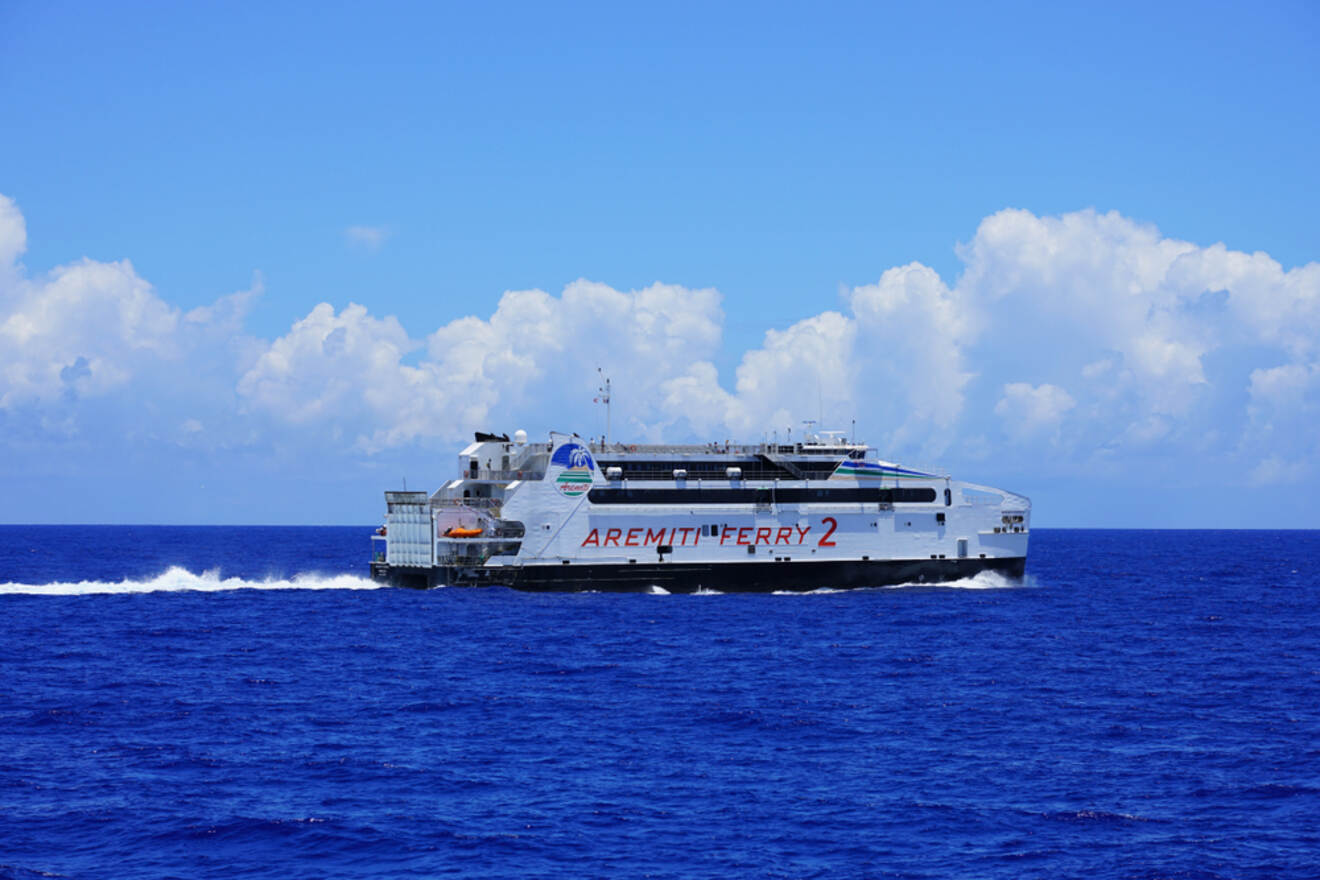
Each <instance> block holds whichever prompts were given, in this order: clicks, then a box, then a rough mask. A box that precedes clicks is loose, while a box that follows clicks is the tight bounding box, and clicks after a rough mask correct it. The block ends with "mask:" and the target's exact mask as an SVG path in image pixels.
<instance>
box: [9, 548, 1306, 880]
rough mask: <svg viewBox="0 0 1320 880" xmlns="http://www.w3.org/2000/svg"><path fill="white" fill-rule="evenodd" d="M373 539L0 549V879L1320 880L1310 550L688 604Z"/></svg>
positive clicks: (1036, 561) (1056, 564)
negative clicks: (489, 574) (446, 574)
mask: <svg viewBox="0 0 1320 880" xmlns="http://www.w3.org/2000/svg"><path fill="white" fill-rule="evenodd" d="M369 532H370V529H368V528H343V529H335V528H288V529H283V528H172V527H138V528H117V527H0V584H6V585H5V586H3V587H0V592H3V594H0V877H18V878H29V877H38V876H50V875H53V876H57V877H78V878H101V877H105V878H122V877H135V878H166V877H179V878H195V877H235V876H241V877H262V878H282V880H283V878H302V877H306V878H321V877H333V878H341V877H342V878H348V877H354V878H356V877H400V878H402V877H434V876H439V875H454V876H464V877H483V878H485V877H500V878H505V877H507V878H522V877H562V878H570V877H571V878H577V877H616V876H630V877H642V876H650V877H715V876H720V877H728V876H737V877H743V876H748V877H910V878H944V877H983V878H1019V877H1134V878H1135V877H1140V878H1156V877H1161V878H1163V877H1170V878H1173V877H1177V878H1219V877H1299V878H1300V877H1315V876H1317V875H1318V874H1320V868H1317V865H1320V575H1317V566H1316V563H1317V560H1320V533H1317V532H1174V531H1169V532H1153V531H1049V530H1038V531H1036V532H1035V533H1034V534H1033V536H1032V548H1031V557H1030V562H1029V565H1028V571H1029V573H1030V575H1029V579H1028V582H1027V584H1026V585H1023V586H1009V585H1004V584H1003V583H1002V582H999V581H994V580H990V581H975V582H972V583H970V584H964V585H960V586H959V585H955V586H940V587H900V588H890V589H881V590H866V591H857V592H846V593H824V594H808V595H792V596H788V595H728V596H724V595H699V596H666V595H603V594H559V595H533V594H521V593H515V592H512V591H509V590H504V589H486V590H481V589H444V590H436V591H432V592H425V593H423V592H411V591H405V590H395V589H368V588H367V587H369V586H370V585H369V584H368V583H367V582H366V581H365V580H363V579H362V575H364V574H365V566H366V559H367V557H368V552H369V551H368V540H367V535H368V534H369ZM172 567H177V568H173V569H172ZM291 578H292V581H291V580H290V579H291ZM224 587H228V588H230V589H220V588H224ZM257 587H265V588H264V589H258V588H257ZM280 587H283V588H282V589H280ZM336 587H337V588H336ZM180 588H188V589H180ZM106 590H109V591H113V592H97V591H106Z"/></svg>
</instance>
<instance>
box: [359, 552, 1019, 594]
mask: <svg viewBox="0 0 1320 880" xmlns="http://www.w3.org/2000/svg"><path fill="white" fill-rule="evenodd" d="M1026 564H1027V560H1026V558H1025V557H1000V558H995V559H979V558H976V559H966V558H965V559H892V560H879V559H869V560H856V559H848V560H810V561H807V560H803V561H791V562H721V563H680V562H663V563H631V564H625V565H618V564H609V565H606V564H578V563H574V564H572V565H563V564H551V565H522V566H489V567H488V566H480V567H458V566H437V567H434V568H423V567H406V566H389V565H385V564H383V563H374V564H373V565H372V568H371V576H372V578H373V579H375V580H377V581H379V582H381V583H386V584H390V585H392V586H399V587H414V588H420V589H425V588H429V587H442V586H505V587H512V588H514V589H516V590H527V591H532V592H582V591H598V592H616V593H643V592H648V591H652V590H654V589H656V588H659V589H662V590H665V591H666V592H669V593H696V592H699V591H702V590H711V591H716V592H721V593H770V592H778V591H792V592H808V591H811V590H819V589H835V590H841V589H857V588H862V587H885V586H893V585H895V584H932V583H947V582H950V581H956V580H962V579H964V578H970V577H973V576H975V575H977V574H980V573H982V572H995V573H997V574H1000V575H1003V576H1004V577H1007V578H1011V579H1021V578H1022V576H1023V574H1024V573H1025V571H1026Z"/></svg>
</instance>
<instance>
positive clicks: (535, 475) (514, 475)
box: [461, 468, 545, 483]
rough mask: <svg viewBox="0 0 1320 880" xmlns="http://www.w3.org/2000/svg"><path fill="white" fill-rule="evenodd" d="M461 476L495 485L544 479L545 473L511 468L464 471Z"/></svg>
mask: <svg viewBox="0 0 1320 880" xmlns="http://www.w3.org/2000/svg"><path fill="white" fill-rule="evenodd" d="M461 476H462V478H463V479H465V480H490V481H491V482H495V483H512V482H514V481H515V480H541V479H544V478H545V471H543V470H532V469H528V470H515V469H513V468H509V469H508V470H503V469H500V468H477V469H476V470H475V471H473V470H465V471H463V473H462V475H461Z"/></svg>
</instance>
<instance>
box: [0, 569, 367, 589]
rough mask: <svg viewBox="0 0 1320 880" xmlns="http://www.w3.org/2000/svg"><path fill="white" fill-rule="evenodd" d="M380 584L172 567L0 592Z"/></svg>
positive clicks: (4, 586) (344, 577)
mask: <svg viewBox="0 0 1320 880" xmlns="http://www.w3.org/2000/svg"><path fill="white" fill-rule="evenodd" d="M380 586H381V584H378V583H376V582H375V581H372V580H369V579H368V578H364V577H358V576H357V575H351V574H337V575H320V574H297V575H294V576H293V577H292V578H267V579H265V580H250V579H248V578H240V577H221V576H220V572H219V571H218V570H211V571H204V572H202V573H201V574H195V573H193V572H191V571H188V570H187V569H186V568H179V567H178V566H174V567H172V568H170V569H169V570H168V571H166V572H165V573H164V574H160V575H157V576H156V577H154V578H149V579H145V580H128V579H125V580H122V581H78V582H77V583H73V582H57V583H50V584H15V583H5V584H0V594H3V593H10V594H12V593H26V594H30V595H36V596H82V595H90V594H95V593H160V592H180V591H184V590H194V591H197V592H205V593H216V592H220V591H222V590H374V589H377V588H379V587H380Z"/></svg>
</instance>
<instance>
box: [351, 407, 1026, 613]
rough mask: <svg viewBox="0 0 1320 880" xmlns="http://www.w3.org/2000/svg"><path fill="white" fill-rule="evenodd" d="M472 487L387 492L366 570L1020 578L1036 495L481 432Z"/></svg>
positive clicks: (783, 453) (744, 447) (787, 584)
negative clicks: (981, 575) (984, 574)
mask: <svg viewBox="0 0 1320 880" xmlns="http://www.w3.org/2000/svg"><path fill="white" fill-rule="evenodd" d="M458 466H459V471H458V472H459V474H460V476H459V477H458V478H457V479H453V480H450V481H448V482H447V483H445V484H444V485H443V486H441V487H440V488H439V489H438V490H436V491H435V492H433V493H429V494H428V493H426V492H408V491H387V492H386V493H385V522H384V525H383V526H382V527H381V528H379V529H378V530H377V532H376V534H375V535H374V536H373V551H372V561H371V576H372V578H373V579H374V580H377V581H380V582H383V583H387V584H392V585H396V586H407V587H420V588H427V587H439V586H496V585H500V586H506V587H512V588H514V589H519V590H561V591H577V590H598V591H650V592H658V591H661V590H663V591H666V592H670V593H693V592H701V591H715V592H769V591H783V590H790V591H809V590H816V589H822V588H832V589H844V588H853V587H877V586H887V585H894V584H908V583H916V584H920V583H937V582H947V581H953V580H959V579H962V578H967V577H971V576H973V575H976V574H978V573H980V572H987V571H989V572H998V573H1000V574H1002V575H1005V576H1007V577H1009V578H1021V577H1022V576H1023V574H1024V571H1025V568H1026V561H1027V540H1028V537H1029V535H1030V526H1031V502H1030V501H1029V500H1028V499H1027V498H1025V497H1023V496H1021V495H1017V494H1014V493H1012V492H1007V491H1004V490H1002V489H994V488H991V487H988V486H979V485H975V484H973V483H967V482H963V481H961V480H955V479H953V478H952V477H950V476H949V475H948V474H947V473H945V472H943V471H941V470H939V469H934V468H930V469H926V468H918V467H909V466H904V465H900V464H898V463H895V462H892V461H886V460H883V459H880V458H878V457H877V456H876V455H875V454H874V450H873V449H871V448H870V447H868V446H867V445H866V444H861V443H856V442H851V441H847V440H845V439H844V437H843V436H842V433H841V432H821V433H819V434H815V433H809V434H807V436H806V437H804V438H803V439H802V441H801V442H795V443H780V442H778V441H772V442H764V443H760V444H731V443H728V442H725V443H707V444H702V445H687V446H683V445H657V444H624V443H617V442H605V441H604V438H600V439H595V438H593V439H591V440H584V439H583V438H581V437H579V436H577V435H576V434H560V433H551V434H550V435H549V439H548V440H547V441H546V442H534V443H529V442H528V440H527V435H526V433H525V432H524V431H517V432H515V434H514V436H513V438H512V439H510V438H509V436H508V435H507V434H502V435H494V434H485V433H478V434H477V435H476V439H475V441H474V442H473V443H472V444H470V445H469V446H468V447H467V448H465V449H464V450H463V451H462V452H461V453H460V454H459V457H458Z"/></svg>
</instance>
